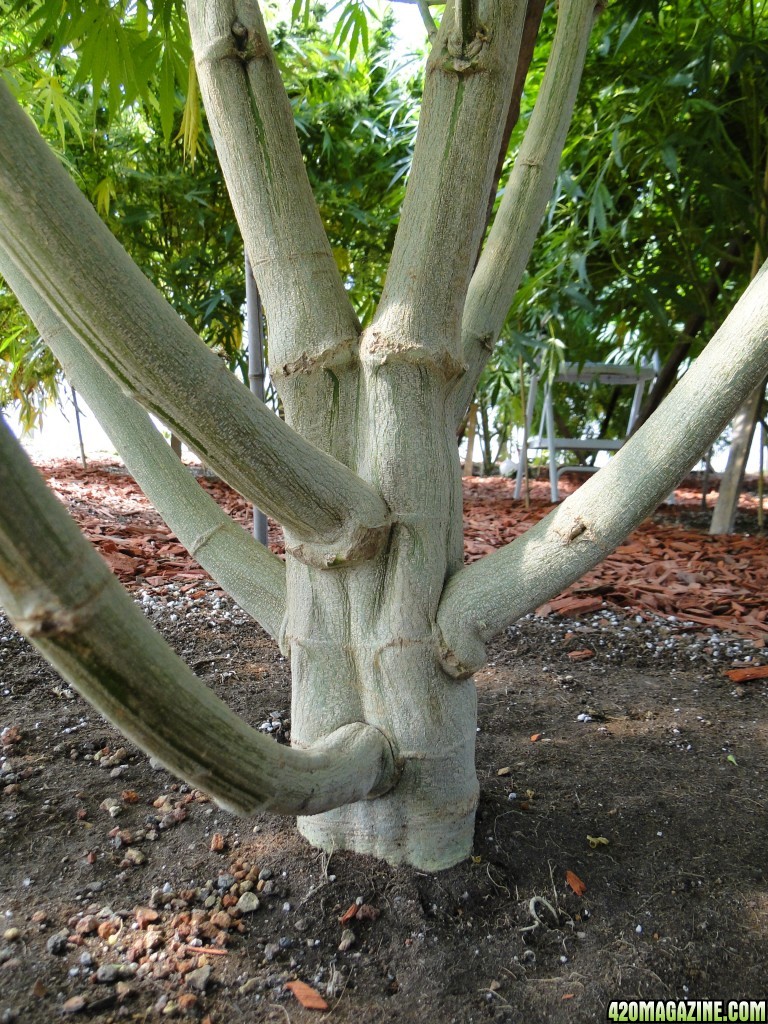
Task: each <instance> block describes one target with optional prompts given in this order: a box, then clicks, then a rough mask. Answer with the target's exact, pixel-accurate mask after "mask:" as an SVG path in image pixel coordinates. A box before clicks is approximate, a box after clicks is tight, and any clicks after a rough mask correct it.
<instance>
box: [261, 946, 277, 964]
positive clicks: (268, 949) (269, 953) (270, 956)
mask: <svg viewBox="0 0 768 1024" xmlns="http://www.w3.org/2000/svg"><path fill="white" fill-rule="evenodd" d="M279 952H280V946H279V944H278V943H277V942H268V943H267V944H266V946H265V947H264V959H265V960H267V961H269V962H271V961H272V960H274V959H275V957H276V956H277V954H278V953H279Z"/></svg>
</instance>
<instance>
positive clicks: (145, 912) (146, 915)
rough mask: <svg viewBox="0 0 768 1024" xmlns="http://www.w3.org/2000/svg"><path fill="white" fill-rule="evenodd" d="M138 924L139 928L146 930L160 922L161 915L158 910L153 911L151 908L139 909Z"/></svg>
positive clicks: (136, 912) (137, 913) (137, 911)
mask: <svg viewBox="0 0 768 1024" xmlns="http://www.w3.org/2000/svg"><path fill="white" fill-rule="evenodd" d="M135 914H136V923H137V924H138V926H139V928H142V929H146V928H147V927H148V926H149V925H151V924H154V923H155V922H156V921H159V920H160V915H159V914H158V912H157V911H156V910H152V908H151V907H137V908H136V911H135Z"/></svg>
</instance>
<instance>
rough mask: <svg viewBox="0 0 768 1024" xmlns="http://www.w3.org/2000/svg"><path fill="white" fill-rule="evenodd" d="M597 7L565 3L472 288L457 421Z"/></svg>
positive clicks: (483, 355) (580, 0) (526, 228)
mask: <svg viewBox="0 0 768 1024" xmlns="http://www.w3.org/2000/svg"><path fill="white" fill-rule="evenodd" d="M595 10H596V6H595V0H562V2H561V4H560V8H559V13H558V19H557V29H556V32H555V38H554V40H553V42H552V51H551V53H550V56H549V60H548V62H547V68H546V71H545V73H544V78H543V80H542V83H541V89H540V91H539V95H538V97H537V100H536V105H535V107H534V110H533V114H532V115H531V120H530V122H529V124H528V127H527V129H526V132H525V137H524V138H523V142H522V144H521V146H520V151H519V153H518V155H517V159H516V160H515V164H514V167H513V168H512V172H511V174H510V176H509V180H508V182H507V186H506V189H505V191H504V197H503V198H502V200H501V203H500V205H499V209H498V211H497V213H496V218H495V220H494V222H493V226H492V227H491V230H490V233H489V235H488V240H487V242H486V244H485V246H484V248H483V251H482V253H481V255H480V259H479V261H478V264H477V269H476V270H475V272H474V274H473V276H472V281H471V282H470V285H469V289H468V292H467V298H466V304H465V307H464V317H463V322H462V340H463V352H464V359H465V360H466V363H467V366H468V369H467V372H466V373H465V375H464V377H463V378H462V380H461V381H460V382H459V384H458V386H457V388H456V394H455V411H456V421H457V422H459V421H460V419H461V417H462V416H463V415H464V410H465V409H466V407H467V405H468V403H469V401H470V399H471V397H472V393H473V392H474V389H475V386H476V385H477V381H478V380H479V378H480V374H481V373H482V371H483V367H484V366H485V364H486V362H487V360H488V357H489V355H490V353H491V350H492V349H493V346H494V345H495V344H496V341H497V339H498V337H499V335H500V334H501V330H502V328H503V326H504V321H505V319H506V317H507V313H508V312H509V309H510V306H511V305H512V300H513V299H514V297H515V292H516V291H517V289H518V287H519V284H520V281H521V279H522V276H523V273H524V271H525V267H526V264H527V263H528V259H529V257H530V254H531V249H532V248H533V243H534V240H535V238H536V234H537V232H538V230H539V226H540V224H541V218H542V217H543V215H544V211H545V210H546V207H547V203H548V202H549V199H550V197H551V195H552V186H553V184H554V181H555V177H556V174H557V168H558V164H559V162H560V156H561V154H562V150H563V145H564V143H565V137H566V135H567V133H568V126H569V125H570V122H571V115H572V113H573V107H574V104H575V102H576V94H577V92H578V88H579V82H580V80H581V74H582V71H583V68H584V60H585V57H586V53H587V44H588V42H589V35H590V32H591V29H592V24H593V21H594V16H595Z"/></svg>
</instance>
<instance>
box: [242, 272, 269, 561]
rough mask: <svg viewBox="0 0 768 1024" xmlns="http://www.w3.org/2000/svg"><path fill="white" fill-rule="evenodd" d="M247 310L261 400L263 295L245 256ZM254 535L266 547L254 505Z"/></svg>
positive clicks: (251, 361) (253, 379)
mask: <svg viewBox="0 0 768 1024" xmlns="http://www.w3.org/2000/svg"><path fill="white" fill-rule="evenodd" d="M245 312H246V319H247V322H248V382H249V384H250V387H251V391H252V392H253V393H254V395H256V397H257V398H258V399H259V401H261V402H263V401H264V322H263V318H262V307H261V296H260V295H259V289H258V288H257V287H256V281H255V280H254V277H253V271H252V270H251V261H250V260H249V259H248V256H247V255H246V257H245ZM253 535H254V537H255V538H256V540H258V541H261V543H262V544H263V545H264V546H265V547H266V546H267V545H268V537H267V517H266V515H265V514H264V513H263V512H262V511H261V510H260V509H258V508H256V506H255V505H254V506H253Z"/></svg>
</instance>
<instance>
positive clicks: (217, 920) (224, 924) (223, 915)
mask: <svg viewBox="0 0 768 1024" xmlns="http://www.w3.org/2000/svg"><path fill="white" fill-rule="evenodd" d="M232 923H233V922H232V918H231V917H230V916H229V914H228V913H227V912H226V910H217V911H216V913H215V914H211V924H212V925H215V926H216V927H217V928H231V927H232Z"/></svg>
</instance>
